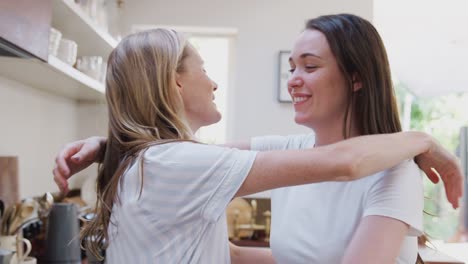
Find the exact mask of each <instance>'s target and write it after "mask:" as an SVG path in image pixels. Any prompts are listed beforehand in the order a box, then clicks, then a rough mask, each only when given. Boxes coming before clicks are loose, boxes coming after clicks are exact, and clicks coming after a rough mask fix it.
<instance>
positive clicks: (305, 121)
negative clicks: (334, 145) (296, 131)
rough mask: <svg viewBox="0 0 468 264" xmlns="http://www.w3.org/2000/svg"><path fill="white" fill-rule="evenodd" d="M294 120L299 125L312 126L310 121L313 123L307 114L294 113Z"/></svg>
mask: <svg viewBox="0 0 468 264" xmlns="http://www.w3.org/2000/svg"><path fill="white" fill-rule="evenodd" d="M294 122H296V124H298V125H301V126H306V127H308V128H312V123H314V121H313V118H311V117H310V116H308V115H304V114H300V113H296V115H295V116H294Z"/></svg>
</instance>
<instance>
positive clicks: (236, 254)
mask: <svg viewBox="0 0 468 264" xmlns="http://www.w3.org/2000/svg"><path fill="white" fill-rule="evenodd" d="M229 249H230V253H231V263H232V264H249V263H252V264H274V263H275V261H274V259H273V255H272V254H271V250H270V249H269V248H264V249H263V248H248V247H238V246H236V245H234V244H232V243H231V242H229Z"/></svg>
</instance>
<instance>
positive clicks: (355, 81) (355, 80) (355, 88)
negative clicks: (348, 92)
mask: <svg viewBox="0 0 468 264" xmlns="http://www.w3.org/2000/svg"><path fill="white" fill-rule="evenodd" d="M361 88H362V81H361V78H360V77H359V76H358V75H357V74H353V92H357V91H359V90H360V89H361Z"/></svg>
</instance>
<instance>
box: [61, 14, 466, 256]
mask: <svg viewBox="0 0 468 264" xmlns="http://www.w3.org/2000/svg"><path fill="white" fill-rule="evenodd" d="M314 21H315V22H314ZM316 23H317V24H316ZM366 23H368V22H367V21H365V20H362V19H360V18H357V17H355V16H350V15H337V16H330V17H322V18H318V19H317V20H312V22H309V26H308V28H307V29H306V30H305V31H304V32H303V33H302V34H301V36H300V37H299V39H298V40H297V42H296V44H295V46H294V49H293V53H292V56H291V60H290V61H291V67H292V76H291V79H290V81H289V91H290V93H291V96H292V97H293V100H294V107H295V111H296V117H295V121H296V122H297V123H299V124H303V125H306V126H308V127H311V128H313V129H314V130H315V135H305V136H290V137H261V138H255V139H253V140H252V142H251V143H240V144H231V145H229V147H231V148H228V147H220V146H212V145H205V144H200V143H197V142H196V139H195V138H194V136H193V134H194V133H195V132H196V131H197V130H198V129H199V128H200V127H202V126H206V125H209V124H212V123H215V122H217V121H219V119H220V118H221V116H220V115H219V112H218V111H217V110H216V106H215V105H214V104H213V102H212V99H213V91H215V90H216V89H217V86H216V84H215V83H214V82H212V81H211V80H210V79H209V78H208V77H207V75H206V74H205V73H204V70H203V61H202V59H201V58H200V56H199V55H198V53H197V52H196V51H195V50H194V49H193V47H191V46H190V45H189V44H187V43H185V42H184V40H183V39H182V38H181V37H180V35H178V34H177V33H175V32H173V31H168V30H154V31H148V32H142V33H137V34H134V35H130V36H128V37H127V38H125V39H124V40H123V41H122V42H121V43H120V44H119V45H118V47H117V48H116V49H115V50H114V51H113V52H112V54H111V56H110V58H109V61H108V73H107V79H106V99H107V102H108V109H109V119H110V122H109V137H108V140H107V143H106V147H105V148H103V147H102V146H103V144H104V143H105V139H102V138H90V139H88V140H86V141H79V142H74V143H72V144H70V145H67V146H65V148H64V150H63V151H62V152H61V153H60V154H59V155H58V157H57V160H56V162H57V166H58V167H56V168H55V169H54V176H55V180H56V182H57V184H58V185H59V186H60V187H61V188H62V189H63V190H66V179H67V178H68V177H70V176H71V175H72V174H74V173H76V172H77V171H79V170H81V169H82V168H83V167H86V166H87V165H89V164H90V163H91V162H94V160H98V159H101V158H102V155H100V154H99V153H98V151H99V149H105V154H104V155H103V159H102V161H103V163H102V166H101V168H100V171H99V176H98V186H97V191H98V202H97V206H96V210H97V212H96V213H97V217H96V218H95V219H94V221H93V222H92V224H91V225H89V226H87V228H86V229H85V230H84V236H85V237H97V238H98V239H97V240H93V241H94V242H93V243H91V244H88V245H87V247H89V248H91V249H92V250H93V252H97V251H98V249H99V248H98V247H99V246H100V245H102V244H103V242H104V241H105V242H106V243H107V244H106V245H105V247H106V261H107V262H108V263H229V262H230V260H232V261H233V262H239V263H246V261H255V262H256V263H259V262H266V263H268V262H272V261H273V258H272V256H271V254H270V253H269V252H265V251H257V250H252V249H241V248H238V247H235V246H231V247H230V250H231V251H230V252H229V247H228V243H227V229H226V219H225V213H224V211H225V209H226V206H227V204H228V203H229V201H230V200H231V199H232V198H233V197H235V196H243V195H247V194H251V193H256V192H259V191H263V190H268V189H275V188H279V187H286V186H293V185H301V184H309V185H304V186H297V187H288V188H280V189H276V190H274V191H273V195H272V202H273V221H272V224H273V226H272V242H271V243H272V249H273V255H274V256H275V259H276V261H278V262H280V263H311V262H312V263H314V262H319V263H337V262H340V261H343V262H345V263H366V262H369V263H386V262H391V261H395V258H396V257H397V256H398V255H399V254H400V251H399V248H397V247H398V245H401V244H402V241H403V240H404V239H405V236H406V234H407V233H408V230H409V229H410V226H411V227H412V228H413V229H414V232H417V231H418V230H419V229H420V226H419V225H418V223H417V215H415V214H417V213H418V211H419V210H420V209H421V208H419V207H418V205H419V201H420V200H418V199H419V198H418V197H419V194H421V189H420V188H421V186H420V185H418V184H419V182H418V181H420V178H419V175H417V173H416V172H417V170H416V166H415V165H414V164H413V163H411V162H410V161H405V160H407V159H411V158H412V157H413V156H415V155H418V154H419V155H418V156H417V159H418V164H419V166H420V168H421V169H423V170H424V171H425V172H426V173H427V174H428V176H429V177H430V178H431V179H433V180H435V179H436V178H437V176H436V175H435V174H434V173H433V172H432V171H431V167H434V168H435V169H436V170H438V172H439V173H440V175H441V176H442V178H443V180H444V183H445V185H446V187H447V188H446V190H447V195H448V197H449V200H450V201H451V202H452V203H453V205H454V206H455V207H456V206H457V200H458V197H460V195H461V193H462V187H461V186H462V185H461V180H462V177H461V172H460V169H459V167H458V164H457V162H456V160H455V158H454V157H453V156H452V155H450V154H449V153H448V152H447V151H445V150H444V149H443V148H442V147H440V145H438V144H437V142H435V141H434V140H433V139H432V138H430V137H428V136H427V135H425V134H423V133H418V132H400V133H394V132H398V131H399V130H400V128H399V123H398V119H397V118H395V116H394V114H395V113H396V108H395V107H394V98H393V95H392V94H389V93H392V90H391V82H388V80H387V79H386V78H387V77H389V72H388V65H383V66H382V67H376V68H377V70H376V71H373V70H372V69H371V68H372V67H371V66H373V65H372V64H373V63H377V62H378V63H384V64H385V63H386V57H385V51H384V50H383V51H382V49H383V46H381V45H380V44H381V42H380V39H379V38H377V40H376V39H375V38H376V36H377V37H378V35H376V32H375V33H373V35H366V34H368V33H369V32H361V31H362V30H363V29H366V28H367V29H369V28H368V27H369V25H370V24H369V25H367V24H366ZM321 26H323V28H322V27H321ZM309 27H310V28H309ZM327 27H330V28H327ZM370 27H372V26H370ZM339 29H341V30H342V29H346V30H345V31H347V30H350V31H351V32H352V33H350V32H344V33H349V34H350V36H345V37H344V39H343V40H345V41H347V40H349V41H350V44H349V45H346V43H340V42H338V43H335V41H337V40H336V39H334V38H331V37H329V35H328V34H332V35H333V32H335V31H336V32H338V31H337V30H339ZM329 32H331V33H329ZM371 33H372V32H371ZM340 34H342V33H340ZM354 34H357V35H354ZM356 36H359V37H362V38H364V39H365V40H362V41H361V42H359V41H357V42H356V45H358V47H357V48H355V49H358V51H357V52H356V54H353V53H352V52H350V51H349V50H347V49H354V48H353V46H352V45H354V44H355V43H354V42H353V41H354V40H355V39H354V38H356ZM338 40H340V39H338ZM368 45H370V46H368ZM361 49H362V50H363V51H362V52H361ZM379 52H383V54H380V57H377V56H379ZM374 53H376V54H374ZM362 55H366V56H369V57H372V56H376V58H372V59H376V61H372V59H370V60H371V61H370V62H369V61H367V60H366V59H363V58H361V57H360V56H362ZM382 56H383V57H382ZM369 63H370V65H369ZM387 64H388V63H387ZM353 65H354V66H353ZM364 74H366V75H371V76H364ZM381 85H382V86H383V85H387V86H386V88H384V89H387V90H386V91H384V92H382V93H380V94H376V93H378V92H376V90H378V89H380V86H381ZM371 86H372V87H371ZM367 89H369V90H371V91H367V92H365V90H367ZM377 96H381V97H384V98H381V99H377V98H373V97H377ZM359 97H362V98H363V100H359V99H358V98H359ZM364 98H365V99H364ZM358 103H359V104H361V103H362V104H371V105H372V107H368V106H364V110H363V111H368V112H372V113H370V116H371V117H373V118H370V119H368V117H366V116H363V117H362V119H360V118H361V117H360V116H358V114H361V112H359V110H358V109H359V107H361V106H357V104H358ZM378 106H381V108H385V107H388V108H389V109H387V110H382V109H380V108H379V107H378ZM364 114H365V113H364ZM358 120H362V123H359V121H358ZM385 122H390V124H384V123H385ZM391 122H393V123H391ZM364 123H366V124H367V125H364ZM382 133H387V134H385V135H371V136H364V135H368V134H382ZM388 133H392V134H388ZM346 138H351V139H346ZM345 139H346V140H345ZM236 148H237V149H236ZM239 149H252V150H262V151H260V152H255V151H248V150H239ZM298 149H299V150H298ZM76 157H78V160H75V158H76ZM401 162H403V163H401ZM397 164H399V165H398V166H396V167H394V166H395V165H397ZM391 167H394V168H393V169H391V170H388V171H383V172H381V171H382V170H385V169H386V168H391ZM370 174H376V175H373V176H371V177H366V178H363V179H360V178H362V177H363V176H365V175H370ZM407 178H408V179H407ZM349 180H355V181H349ZM324 181H331V182H327V183H319V182H324ZM345 181H347V182H345ZM310 183H314V184H310ZM300 188H304V189H300ZM312 189H315V190H312ZM328 190H331V191H328ZM408 192H409V193H411V192H413V193H414V194H412V195H411V197H416V198H417V199H416V200H415V201H414V202H408V203H409V204H408V205H404V204H402V200H403V199H406V198H407V197H409V196H405V195H407V193H408ZM314 193H315V194H318V195H315V196H313V197H312V196H311V197H309V198H312V199H309V198H308V197H307V195H314ZM296 194H299V196H296ZM303 195H305V196H303ZM295 197H302V198H304V197H305V198H306V199H300V200H294V202H298V203H300V204H301V208H295V207H291V205H290V204H288V201H290V200H291V199H296V198H295ZM367 199H369V200H367ZM322 202H323V204H322ZM335 202H337V203H336V204H335ZM320 204H322V205H323V206H321V207H318V206H319V205H320ZM315 205H317V207H315ZM366 206H367V207H366ZM325 207H327V208H325ZM400 207H403V208H400ZM288 208H290V209H292V211H291V212H289V211H287V210H288ZM318 208H321V210H320V211H319V210H318ZM324 208H325V209H326V210H327V211H325V212H326V213H324V211H323V210H322V209H324ZM298 209H299V210H298ZM343 209H346V212H347V214H345V215H344V217H345V218H344V217H337V216H338V214H336V215H335V214H333V213H334V212H335V211H336V212H338V211H340V210H343ZM366 209H369V210H366ZM387 209H388V210H387ZM413 211H415V213H413ZM385 212H387V213H388V212H389V213H388V214H384V213H385ZM405 213H408V219H405V218H404V216H402V215H404V214H405ZM281 214H285V215H284V216H283V217H280V216H281ZM285 220H288V221H289V222H288V225H287V226H286V225H282V224H280V225H278V224H277V223H285V222H284V221H285ZM312 220H313V221H314V222H313V223H312V222H310V221H312ZM296 223H297V224H298V225H297V226H295V224H296ZM307 223H309V226H311V227H310V229H304V230H303V229H302V228H303V227H306V226H307ZM381 228H383V229H385V230H388V231H391V232H385V233H381V232H383V231H385V230H382V229H381ZM285 230H289V231H290V233H289V234H288V235H287V236H286V237H285V236H283V235H284V232H285ZM309 231H311V232H310V233H309ZM376 231H378V232H376ZM321 232H322V234H321ZM323 235H326V236H323ZM382 235H384V236H385V239H382ZM387 236H388V237H387ZM286 238H287V239H286ZM307 238H311V240H308V239H307ZM318 239H320V240H318ZM361 239H364V240H366V241H362V240H361ZM281 240H282V241H284V242H281ZM85 241H91V240H85ZM311 241H313V242H311ZM376 241H378V243H376ZM386 241H388V243H387V242H386ZM362 242H365V243H362ZM410 242H411V241H409V243H410ZM286 243H290V244H291V246H293V247H289V246H288V245H286ZM348 244H349V245H348ZM275 245H276V248H275ZM343 245H346V246H345V247H343ZM369 245H371V246H372V249H369V248H367V250H368V251H370V253H375V254H366V252H364V250H363V249H364V248H365V247H369ZM382 249H385V250H387V251H388V252H386V253H385V252H381V250H382ZM409 250H410V251H411V250H412V248H409ZM281 251H283V252H281ZM345 251H346V253H345V254H344V252H345ZM374 251H376V252H374ZM378 253H380V254H378ZM403 253H404V256H406V253H405V252H403ZM412 253H413V252H410V254H412Z"/></svg>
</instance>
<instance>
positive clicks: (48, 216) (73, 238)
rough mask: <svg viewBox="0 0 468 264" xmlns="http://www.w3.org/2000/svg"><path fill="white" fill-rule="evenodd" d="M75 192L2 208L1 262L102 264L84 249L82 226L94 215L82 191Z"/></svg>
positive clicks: (47, 194) (50, 195) (26, 200)
mask: <svg viewBox="0 0 468 264" xmlns="http://www.w3.org/2000/svg"><path fill="white" fill-rule="evenodd" d="M71 193H72V195H73V196H72V197H66V198H63V197H62V196H61V195H60V194H56V195H52V194H51V193H45V194H44V195H43V196H41V197H35V198H30V199H24V200H23V201H21V202H19V203H15V204H12V205H10V206H7V207H2V206H0V209H2V210H1V222H0V227H1V230H0V232H1V233H0V258H3V259H2V261H3V262H1V261H0V263H2V264H3V263H11V264H15V263H28V264H34V263H100V262H99V261H97V260H96V259H94V258H93V259H94V260H93V261H91V258H92V256H88V257H87V256H86V252H84V251H83V250H82V249H81V248H80V238H79V233H80V227H81V226H82V225H83V224H85V223H86V222H87V221H88V220H89V219H90V218H92V217H93V216H94V214H92V213H90V207H89V206H86V204H85V203H84V202H83V201H82V200H81V199H80V198H79V191H73V192H71ZM76 195H78V196H76ZM0 205H3V203H2V202H1V203H0Z"/></svg>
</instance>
